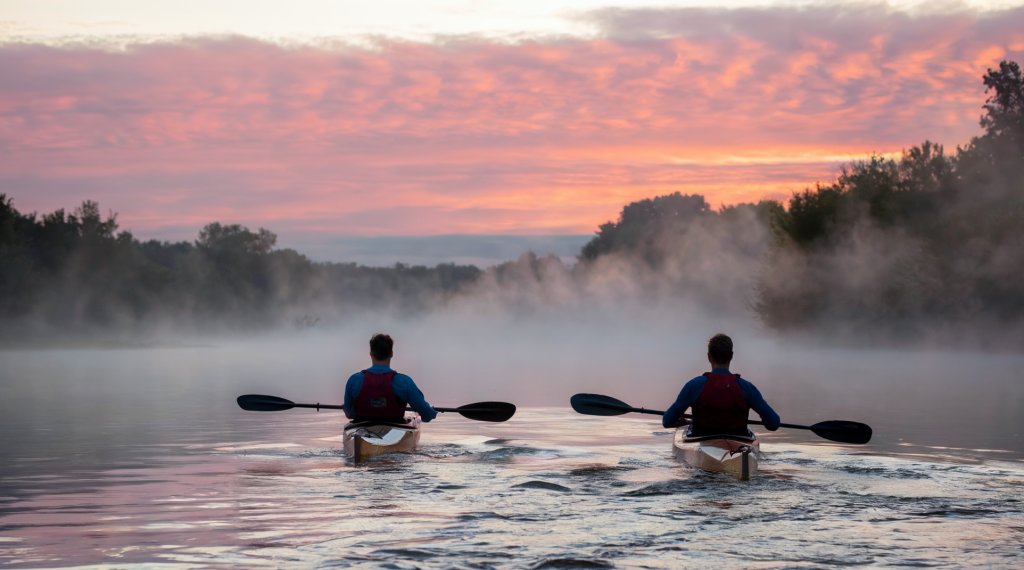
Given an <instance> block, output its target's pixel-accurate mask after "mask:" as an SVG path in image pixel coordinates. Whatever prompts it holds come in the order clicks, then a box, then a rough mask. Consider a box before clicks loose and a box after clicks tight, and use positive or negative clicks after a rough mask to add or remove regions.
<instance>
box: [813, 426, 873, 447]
mask: <svg viewBox="0 0 1024 570" xmlns="http://www.w3.org/2000/svg"><path fill="white" fill-rule="evenodd" d="M811 431H813V432H814V433H815V434H817V435H818V436H819V437H823V438H825V439H829V440H832V441H838V442H839V443H856V444H864V443H867V442H869V441H871V427H870V426H868V425H867V424H862V423H859V422H844V421H842V420H832V421H830V422H819V423H816V424H814V425H813V426H811Z"/></svg>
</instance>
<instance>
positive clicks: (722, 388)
mask: <svg viewBox="0 0 1024 570" xmlns="http://www.w3.org/2000/svg"><path fill="white" fill-rule="evenodd" d="M704 376H706V377H707V382H705V383H704V389H703V390H701V391H700V395H699V396H697V401H696V402H694V403H693V404H692V406H691V407H692V408H693V427H694V430H695V432H704V433H711V432H713V431H714V430H722V431H721V433H730V432H739V433H744V434H745V433H747V414H748V413H749V412H750V406H749V405H748V404H747V398H746V396H744V395H743V390H740V383H739V382H738V380H739V378H740V375H739V374H715V373H714V372H707V373H705V374H704Z"/></svg>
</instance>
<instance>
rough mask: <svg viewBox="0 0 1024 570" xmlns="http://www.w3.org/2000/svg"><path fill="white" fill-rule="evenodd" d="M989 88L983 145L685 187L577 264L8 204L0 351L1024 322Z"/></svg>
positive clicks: (1009, 157) (1016, 123)
mask: <svg viewBox="0 0 1024 570" xmlns="http://www.w3.org/2000/svg"><path fill="white" fill-rule="evenodd" d="M983 81H984V84H985V85H986V87H987V92H988V93H990V96H989V97H988V99H987V101H986V102H985V104H984V106H983V108H984V111H985V114H984V116H983V117H982V118H981V127H982V129H983V131H984V133H983V134H982V135H980V136H977V137H974V138H973V139H971V140H970V141H969V142H968V143H967V144H965V145H964V146H958V147H957V148H956V150H955V152H953V153H946V151H945V149H944V148H943V147H942V146H941V145H938V144H935V143H932V142H929V141H925V142H924V143H922V144H921V145H919V146H915V147H913V148H911V149H909V150H906V151H905V152H903V153H902V155H901V156H900V157H898V158H889V157H883V156H873V157H871V158H869V159H867V160H863V161H857V162H853V163H851V164H848V165H846V166H844V167H843V168H842V171H841V173H840V174H839V176H838V177H837V178H836V180H834V181H832V182H831V183H827V184H823V183H818V184H816V185H815V187H813V188H808V189H805V190H803V191H802V192H798V193H795V194H794V195H793V196H792V197H791V198H790V199H789V200H788V202H787V203H785V204H783V203H782V202H779V201H774V200H764V201H761V202H759V203H757V204H738V205H734V206H725V207H722V208H719V209H717V210H716V209H713V208H712V207H711V206H710V205H709V204H708V203H707V201H706V200H705V198H704V197H703V196H699V195H684V194H681V193H678V192H677V193H673V194H670V195H666V196H659V197H655V198H651V199H645V200H640V201H637V202H633V203H631V204H628V205H626V206H625V207H624V208H623V209H622V212H621V214H620V216H619V218H618V220H617V221H615V222H608V223H605V224H602V225H601V226H600V227H599V228H598V231H597V232H596V234H595V236H594V238H593V239H592V240H591V241H590V242H589V243H587V244H586V245H585V246H584V247H583V248H582V250H581V251H580V253H579V256H578V259H579V263H577V264H576V265H575V266H573V267H567V266H565V265H564V264H562V263H561V262H560V261H559V260H558V259H557V258H555V257H553V256H548V257H546V258H538V257H537V256H536V255H534V254H532V253H527V254H525V255H524V256H523V257H522V258H520V259H519V260H517V261H513V262H508V263H505V264H502V265H499V266H496V267H493V268H490V269H488V270H486V271H482V270H480V269H479V268H477V267H474V266H459V265H454V264H441V265H438V266H436V267H423V266H409V265H405V264H396V265H394V266H391V267H367V266H360V265H356V264H354V263H318V262H312V261H310V260H309V259H307V258H306V257H305V256H303V255H301V254H300V253H298V252H296V251H294V250H291V249H275V245H276V241H277V237H276V235H274V233H272V232H270V231H268V230H266V229H263V228H260V229H258V230H257V231H250V230H249V229H248V228H245V227H242V226H240V225H222V224H220V223H211V224H208V225H207V226H205V227H204V228H203V229H202V230H201V231H200V232H199V235H198V237H197V239H196V240H195V241H192V242H176V243H171V242H160V241H156V240H149V241H140V240H138V239H136V238H135V237H134V236H133V235H132V234H131V233H130V232H127V231H121V232H118V224H117V216H116V215H115V214H113V213H110V214H108V215H107V216H106V217H105V218H104V216H103V215H102V214H101V212H100V209H99V206H98V204H96V203H95V202H91V201H86V202H84V203H83V204H82V205H81V206H80V207H79V208H77V209H76V210H74V211H73V212H71V213H70V214H67V213H65V212H64V211H63V210H58V211H56V212H53V213H51V214H45V215H42V216H38V215H37V214H34V213H32V214H24V213H21V212H18V211H17V210H16V209H15V207H14V205H13V202H12V200H11V199H9V198H7V197H6V196H4V195H0V324H2V325H3V326H2V327H0V330H2V331H3V332H2V333H0V340H2V339H3V338H2V337H3V336H4V335H5V336H6V337H8V338H10V337H14V336H17V337H19V338H21V337H23V336H25V335H26V334H27V335H28V336H32V335H33V334H35V335H37V336H38V335H46V334H51V333H53V332H54V331H57V332H60V333H62V334H79V333H81V332H83V331H86V332H87V331H91V330H97V329H104V328H107V329H110V328H117V329H120V330H133V328H138V327H149V328H153V327H159V326H163V325H164V324H166V325H167V326H173V327H176V328H177V329H180V328H182V327H183V326H185V327H188V326H194V327H204V328H207V327H210V326H213V327H223V328H227V329H234V330H237V329H238V328H239V327H257V328H267V327H272V326H279V325H281V324H282V323H290V324H292V325H294V326H307V325H309V324H312V323H314V322H316V321H317V320H319V319H321V318H323V319H326V320H330V319H335V320H336V319H340V318H344V317H345V316H346V315H353V314H357V313H359V312H366V311H380V310H384V309H394V310H398V311H400V312H401V313H403V314H409V313H416V312H421V311H426V310H430V309H433V308H436V307H442V306H445V304H446V303H447V302H448V301H451V300H465V299H470V300H473V299H476V300H477V301H480V300H483V301H485V302H486V303H488V304H493V303H495V302H497V303H505V304H507V305H508V306H510V307H513V308H517V309H518V308H523V307H526V306H527V305H530V306H541V305H544V304H552V303H567V304H575V305H585V306H586V305H588V304H593V303H598V302H602V300H604V301H608V300H609V299H611V300H612V301H611V303H613V304H614V303H615V302H616V301H615V300H616V299H622V298H626V297H631V298H633V299H636V300H639V303H640V305H641V306H642V305H643V303H647V304H650V305H657V303H658V302H659V300H664V299H665V298H679V299H686V300H688V301H689V302H691V303H694V304H696V305H699V306H700V307H702V308H704V309H707V310H711V311H730V310H731V311H734V312H736V311H750V312H753V314H754V315H755V316H756V317H757V318H758V319H759V320H760V321H761V322H762V323H763V324H764V325H765V326H766V327H767V328H769V329H772V330H775V331H780V332H784V333H810V334H814V335H819V334H821V333H823V332H824V333H829V332H833V333H834V332H842V331H846V332H850V333H852V334H857V335H860V336H861V337H864V336H868V335H878V334H879V333H880V332H884V333H886V334H885V335H882V337H884V338H887V339H899V338H900V337H903V338H907V339H912V338H915V337H919V336H921V335H922V334H925V333H927V332H929V331H934V330H936V329H937V328H940V329H941V328H943V327H945V328H965V327H966V328H968V329H971V328H972V327H973V329H974V330H977V329H979V328H985V327H989V328H991V329H992V330H1003V329H1004V328H1005V327H1007V326H1019V327H1024V271H1022V270H1021V269H1022V268H1024V79H1022V76H1021V71H1020V68H1019V66H1018V65H1017V64H1016V63H1013V62H1005V61H1004V62H1002V63H1001V64H1000V65H999V69H997V70H989V71H988V73H986V74H985V76H984V77H983ZM882 337H879V338H882Z"/></svg>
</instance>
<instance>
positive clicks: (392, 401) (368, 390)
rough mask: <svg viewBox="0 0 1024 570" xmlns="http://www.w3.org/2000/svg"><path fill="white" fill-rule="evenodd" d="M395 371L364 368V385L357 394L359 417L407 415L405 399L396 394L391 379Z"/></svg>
mask: <svg viewBox="0 0 1024 570" xmlns="http://www.w3.org/2000/svg"><path fill="white" fill-rule="evenodd" d="M395 374H397V372H395V371H394V370H392V371H391V372H385V373H383V374H375V373H373V372H370V371H369V370H363V387H362V388H360V389H359V395H358V396H356V401H355V408H356V417H357V418H402V417H405V400H402V399H401V398H399V397H398V396H397V395H395V389H394V387H393V386H392V385H391V380H392V379H393V378H394V377H395Z"/></svg>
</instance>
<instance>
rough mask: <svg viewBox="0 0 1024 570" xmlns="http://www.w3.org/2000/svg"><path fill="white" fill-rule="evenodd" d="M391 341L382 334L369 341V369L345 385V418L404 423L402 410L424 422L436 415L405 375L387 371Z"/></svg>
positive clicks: (355, 375)
mask: <svg viewBox="0 0 1024 570" xmlns="http://www.w3.org/2000/svg"><path fill="white" fill-rule="evenodd" d="M394 346H395V341H394V340H393V339H392V338H391V337H390V336H388V335H386V334H375V335H373V337H372V338H371V339H370V362H371V363H372V364H373V366H370V367H369V368H367V369H366V370H363V371H362V372H356V373H355V374H353V375H352V376H351V377H349V379H348V383H347V384H346V385H345V404H344V407H345V415H346V416H347V417H348V419H350V420H354V421H363V420H370V419H373V420H378V421H388V422H393V423H405V420H404V418H405V407H406V405H408V406H410V407H412V409H413V410H414V411H416V412H417V413H419V415H420V418H421V419H422V420H423V421H424V422H429V421H430V420H432V419H434V418H435V417H436V416H437V412H435V411H434V409H433V408H431V407H430V404H428V403H427V401H426V400H425V399H423V392H420V389H419V388H417V387H416V383H415V382H413V381H412V378H409V377H408V376H406V375H405V374H399V373H397V372H395V371H394V370H392V369H391V358H392V357H393V356H394Z"/></svg>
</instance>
